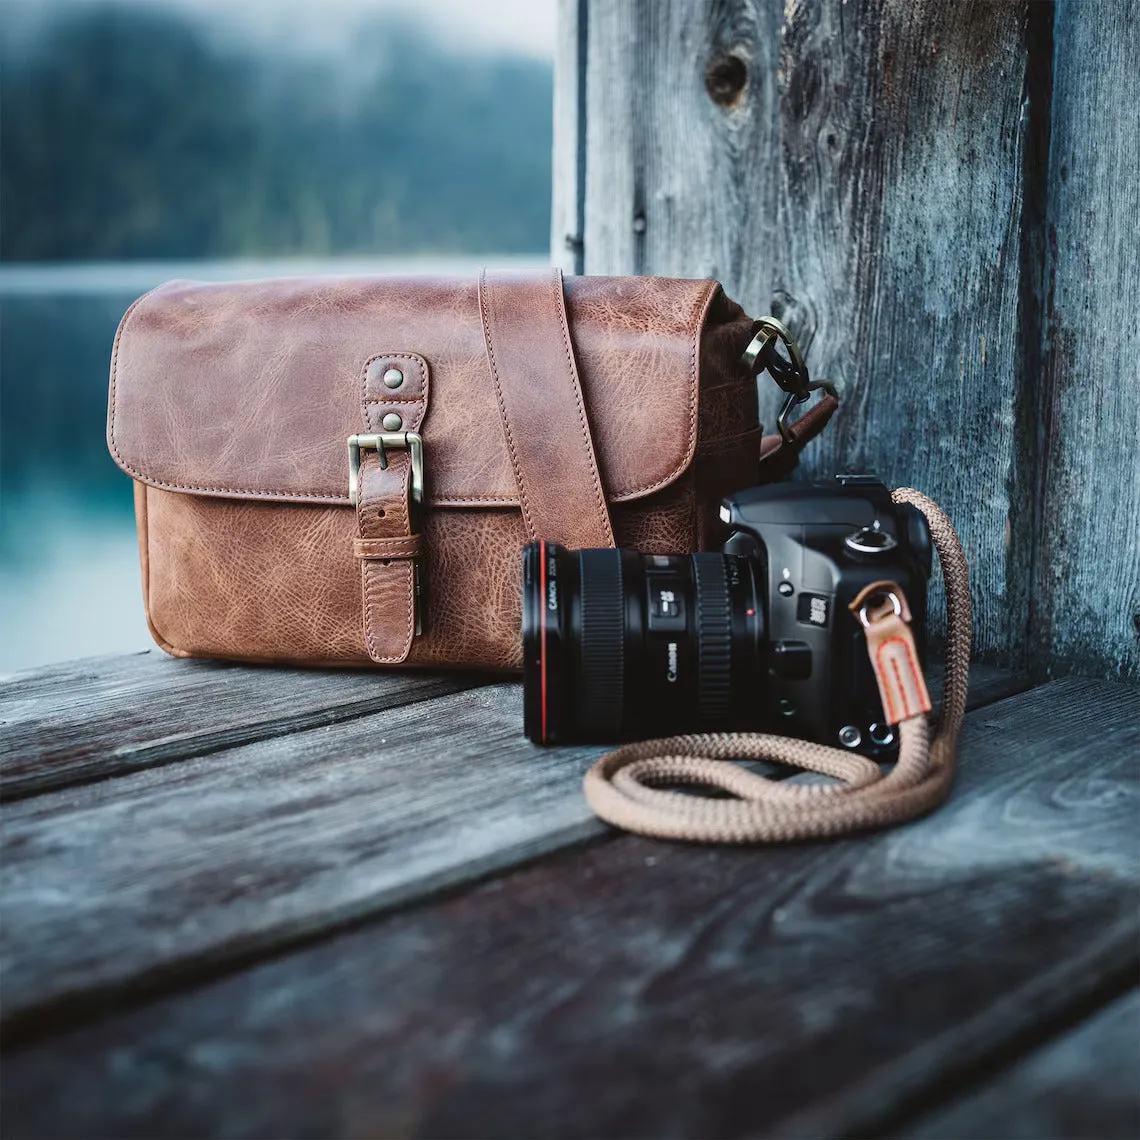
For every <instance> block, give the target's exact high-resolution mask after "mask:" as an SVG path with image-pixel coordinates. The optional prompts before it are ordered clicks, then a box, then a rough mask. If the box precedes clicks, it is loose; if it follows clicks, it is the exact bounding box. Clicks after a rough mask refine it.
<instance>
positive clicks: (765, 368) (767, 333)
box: [740, 317, 836, 443]
mask: <svg viewBox="0 0 1140 1140" xmlns="http://www.w3.org/2000/svg"><path fill="white" fill-rule="evenodd" d="M752 328H753V331H754V335H753V337H752V339H751V340H750V341H749V342H748V347H747V348H746V349H745V350H744V354H743V355H742V356H741V358H740V359H741V363H742V364H743V365H744V366H745V367H746V368H747V369H748V370H749V372H751V373H752V375H754V376H756V375H759V373H760V372H767V373H768V374H769V375H770V376H771V377H772V379H773V380H775V381H776V383H777V385H778V386H779V387H780V389H781V391H784V392H787V394H788V395H787V398H786V399H785V400H784V403H783V405H782V406H781V408H780V411H779V414H778V415H777V416H776V429H777V431H779V433H780V435H781V437H782V438H783V440H784V442H785V443H791V442H793V437H792V434H791V429H790V428H789V427H788V414H789V413H790V412H791V410H792V408H794V407H795V406H796V405H797V404H802V403H803V402H804V401H805V400H806V399H807V398H808V396H810V395H811V393H812V392H817V391H819V390H820V389H821V388H822V389H823V391H825V392H826V393H827V394H828V395H829V396H834V395H835V394H836V392H835V385H834V384H832V383H831V382H830V381H827V380H819V381H817V382H816V383H814V384H813V383H812V379H811V375H810V373H809V372H808V367H807V362H806V361H805V360H804V356H803V353H802V352H800V346H799V345H798V344H797V343H796V338H795V337H794V336H792V334H791V333H790V332H789V331H788V330H787V329H786V328H785V327H784V325H783V324H781V323H780V322H779V321H778V320H776V318H775V317H761V318H760V319H759V320H758V321H757V322H756V323H755V324H754V325H753V326H752ZM780 344H782V345H783V346H784V348H785V349H786V350H787V353H788V356H787V359H785V358H784V357H783V356H781V355H780V353H779V352H778V351H777V350H776V349H777V345H780Z"/></svg>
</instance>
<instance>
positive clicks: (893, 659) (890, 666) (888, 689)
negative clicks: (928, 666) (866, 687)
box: [849, 582, 931, 725]
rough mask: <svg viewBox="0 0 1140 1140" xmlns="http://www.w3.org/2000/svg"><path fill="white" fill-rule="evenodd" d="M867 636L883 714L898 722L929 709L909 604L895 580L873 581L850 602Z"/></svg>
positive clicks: (890, 720) (894, 722)
mask: <svg viewBox="0 0 1140 1140" xmlns="http://www.w3.org/2000/svg"><path fill="white" fill-rule="evenodd" d="M849 608H850V610H851V612H852V613H853V614H855V616H856V617H857V618H858V619H859V624H860V625H862V627H863V632H864V634H865V635H866V638H867V655H868V656H869V657H870V659H871V668H872V670H873V671H874V673H875V681H876V682H877V683H878V686H879V697H880V698H881V700H882V702H883V715H884V716H885V717H886V720H887V723H888V724H892V725H894V724H899V723H900V722H902V721H904V720H911V719H913V718H914V717H916V716H923V715H925V714H926V713H928V712H930V709H931V703H930V693H929V692H928V691H927V688H926V678H925V677H924V676H923V674H922V666H921V665H920V664H919V661H918V649H917V647H916V646H915V644H914V634H912V633H911V631H910V606H909V605H908V604H907V600H906V595H905V594H904V593H903V592H902V588H901V587H900V586H899V585H898V584H897V583H895V582H873V583H872V584H871V585H869V586H867V587H866V589H864V590H862V591H861V592H860V594H859V596H858V597H857V598H856V599H855V600H854V601H853V602H852V603H851V605H850V607H849Z"/></svg>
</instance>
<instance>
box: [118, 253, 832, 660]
mask: <svg viewBox="0 0 1140 1140" xmlns="http://www.w3.org/2000/svg"><path fill="white" fill-rule="evenodd" d="M753 332H754V322H753V321H752V320H751V319H750V318H749V317H747V316H746V315H745V314H744V312H743V311H742V310H741V309H740V307H739V306H738V305H736V304H735V303H733V302H732V301H730V300H728V299H727V298H726V297H725V295H724V293H723V292H722V290H721V288H720V286H719V285H718V284H717V283H716V282H715V281H688V280H669V279H663V278H648V277H643V278H634V277H611V278H606V277H577V278H568V279H566V280H565V281H563V279H562V276H561V274H560V273H558V272H557V271H556V270H555V271H550V272H547V273H544V274H538V275H534V276H522V277H517V276H516V277H509V276H499V275H487V274H485V275H483V276H482V277H481V278H479V279H475V280H443V279H418V278H413V279H396V278H382V277H376V278H342V279H323V278H309V279H293V280H273V281H261V282H246V283H224V284H201V283H192V282H171V283H169V284H167V285H163V286H161V287H160V288H158V289H156V290H155V291H153V292H152V293H149V294H147V295H146V296H145V297H143V298H141V299H140V300H139V301H136V302H135V304H134V305H133V306H132V307H131V308H130V309H129V310H128V311H127V314H126V316H125V317H124V318H123V321H122V324H121V325H120V328H119V332H118V335H117V337H116V340H115V346H114V352H113V357H112V363H111V393H110V408H109V414H108V431H107V434H108V441H109V445H110V449H111V453H112V455H113V456H114V458H115V461H116V462H117V463H118V465H119V466H120V467H121V468H122V469H123V470H124V471H125V472H126V473H127V474H128V475H130V476H131V477H132V478H133V479H134V480H135V506H136V513H137V519H138V533H139V547H140V552H141V558H142V574H143V595H144V599H145V604H146V612H147V620H148V623H149V625H150V629H151V632H152V633H153V635H154V638H155V640H156V641H157V642H158V644H159V645H160V646H162V648H164V649H165V650H167V651H168V652H170V653H172V654H175V655H178V656H193V657H199V656H202V657H224V658H234V659H241V660H247V661H274V662H289V663H299V664H306V665H367V664H376V665H380V666H393V665H446V666H473V667H479V668H492V669H514V668H518V667H519V666H520V665H521V651H520V640H519V626H520V606H521V602H520V557H519V555H520V550H521V548H522V546H523V545H524V543H526V542H528V541H530V540H533V539H536V538H545V539H547V540H550V541H554V542H559V543H562V544H564V545H566V546H569V547H599V546H613V545H615V544H616V545H619V546H625V547H631V548H635V549H637V550H641V551H645V552H649V553H677V552H685V551H692V550H700V549H705V548H706V547H708V546H709V545H710V544H711V543H712V542H713V539H714V534H715V521H716V509H717V504H718V501H719V499H720V498H721V497H722V496H723V495H724V494H726V493H727V492H729V491H732V490H736V489H739V488H742V487H747V486H751V485H754V484H756V483H757V482H758V481H759V480H760V479H761V466H764V467H766V469H767V474H766V476H765V477H767V478H771V477H775V476H776V475H778V474H781V473H783V472H785V471H786V470H787V469H788V468H789V467H790V466H791V465H792V464H794V462H795V453H796V451H797V450H798V447H799V445H800V444H801V443H802V442H803V441H804V440H806V439H807V438H810V436H811V435H814V434H815V433H816V432H817V431H818V430H819V429H820V428H821V427H822V426H823V424H824V423H825V422H826V419H827V417H828V416H829V415H830V414H831V411H833V410H834V401H831V402H830V403H828V402H827V401H825V403H824V404H821V405H817V407H816V408H814V409H813V411H812V412H810V413H808V415H807V416H804V417H803V418H801V420H800V421H799V422H798V423H797V424H796V425H795V428H794V429H793V431H791V432H788V433H785V435H784V437H783V438H780V437H776V438H775V439H772V438H769V439H768V441H767V442H766V443H765V444H764V445H763V448H762V442H761V434H760V427H759V424H758V422H757V400H756V382H755V378H754V375H753V371H752V369H751V368H749V367H747V366H745V365H744V364H742V363H741V354H742V353H743V352H744V350H745V348H746V347H747V346H748V345H749V342H750V340H752V338H753ZM762 451H763V455H764V456H765V459H764V462H763V464H761V461H760V460H761V454H762Z"/></svg>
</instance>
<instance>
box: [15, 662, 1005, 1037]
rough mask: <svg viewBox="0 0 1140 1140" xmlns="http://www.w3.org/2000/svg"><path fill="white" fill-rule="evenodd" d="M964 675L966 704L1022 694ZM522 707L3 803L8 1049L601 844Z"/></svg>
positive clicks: (277, 745)
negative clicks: (72, 1021) (363, 921)
mask: <svg viewBox="0 0 1140 1140" xmlns="http://www.w3.org/2000/svg"><path fill="white" fill-rule="evenodd" d="M977 677H978V684H977V685H976V686H975V687H974V691H973V693H972V695H971V702H972V703H981V702H983V701H985V700H987V699H995V698H996V697H998V696H1001V695H1004V694H1005V693H1007V692H1009V691H1011V690H1016V689H1017V688H1018V687H1023V686H1024V685H1025V684H1026V682H1025V680H1024V678H1020V679H1019V678H1014V677H1009V676H1005V675H1002V674H1001V673H1000V672H999V671H996V670H993V669H987V668H985V667H982V668H981V669H980V670H978V672H977ZM938 684H939V678H938V677H937V676H933V677H932V689H934V691H935V692H937V689H938ZM521 710H522V696H521V690H520V686H518V685H517V684H514V683H512V684H498V685H494V686H492V687H489V688H486V689H481V690H477V691H469V692H464V693H459V694H455V695H453V696H445V697H441V698H439V699H437V700H434V701H432V702H430V703H426V704H418V705H415V706H405V707H394V708H392V709H390V710H389V711H387V712H386V713H384V714H381V715H376V716H368V717H364V718H358V719H356V720H354V721H352V722H350V723H347V724H340V725H337V726H334V727H330V728H324V729H318V730H315V731H310V732H304V733H295V734H292V735H289V736H286V737H278V738H275V739H273V740H268V741H263V742H260V743H256V744H252V745H247V746H245V747H241V748H236V749H230V750H226V751H220V752H214V753H211V754H210V755H208V756H206V757H204V758H201V759H193V760H184V761H183V762H182V763H180V764H174V765H168V766H166V767H163V768H161V769H157V770H152V771H146V772H140V773H137V774H135V775H133V776H124V777H123V778H121V779H119V780H115V781H113V782H111V783H99V784H93V785H91V786H88V787H81V788H73V789H69V790H67V791H66V792H59V793H54V794H51V795H45V796H40V797H37V798H35V799H34V800H24V801H21V802H20V803H18V804H13V805H11V806H9V807H8V808H6V810H5V812H4V827H3V834H2V836H0V855H2V856H3V859H2V860H0V863H2V865H0V897H2V899H3V915H4V923H3V926H2V928H0V951H2V953H3V956H4V963H5V966H4V968H5V983H4V1006H3V1011H2V1016H3V1018H4V1024H5V1026H6V1033H7V1036H8V1037H9V1038H10V1037H11V1033H12V1032H13V1031H19V1026H20V1025H21V1024H23V1023H26V1022H28V1021H29V1020H30V1019H34V1017H35V1011H36V1010H37V1009H38V1008H40V1007H44V1006H46V1007H48V1009H49V1012H50V1010H62V1009H67V1008H70V1007H73V1006H76V1005H78V1006H80V1007H82V1006H84V1005H88V1006H89V1005H91V1004H92V1003H97V1002H99V1001H101V1000H103V999H104V998H105V997H106V996H107V995H112V994H114V993H116V992H119V991H121V990H123V989H129V990H130V991H132V992H140V991H142V990H146V989H157V988H161V987H163V986H166V985H169V984H171V983H172V980H173V979H176V978H183V977H187V976H191V975H195V974H200V973H203V972H209V971H211V970H214V969H216V968H217V967H218V965H219V963H223V962H230V961H233V960H235V959H242V958H248V957H249V956H251V955H256V954H258V953H262V952H264V951H266V950H267V949H268V948H271V947H276V946H279V945H280V944H281V943H283V942H288V941H291V940H296V939H303V938H307V937H310V936H312V935H313V934H314V933H315V932H318V931H321V930H324V929H327V928H329V927H332V926H337V925H340V924H343V923H345V922H349V921H354V920H356V919H358V918H360V917H361V916H363V915H369V914H374V913H377V912H379V911H381V910H384V909H387V908H390V907H392V906H395V905H397V904H400V903H403V902H406V901H407V900H409V899H412V898H415V897H418V896H420V895H422V894H424V893H427V892H429V891H432V890H437V889H439V888H441V887H444V886H449V885H452V884H454V883H458V882H464V881H469V880H471V879H473V878H477V877H479V876H480V875H483V874H486V873H487V872H488V871H491V870H494V869H496V868H501V867H505V866H509V865H511V864H513V863H517V862H519V861H520V860H523V859H527V858H531V857H533V856H534V855H536V854H539V853H542V852H546V851H551V850H555V849H556V848H559V847H562V846H565V845H567V844H571V843H577V842H580V841H581V840H583V839H585V838H588V837H592V836H599V835H602V834H604V830H605V829H604V828H603V827H602V826H601V825H600V824H599V823H598V822H597V821H596V820H595V819H594V818H593V816H592V815H591V814H590V811H589V809H588V808H587V806H586V803H585V801H584V799H583V798H582V795H581V790H580V782H581V777H582V773H583V772H584V771H585V768H586V767H587V765H588V763H589V762H590V761H591V760H592V759H593V758H594V757H595V756H597V755H598V754H599V752H600V751H601V750H600V749H597V748H592V749H558V750H549V749H546V750H544V749H538V748H535V747H533V746H532V745H530V744H529V743H528V742H527V741H526V740H524V739H523V737H522V734H521V731H520V730H521ZM156 931H159V932H161V936H160V937H156V936H155V932H156Z"/></svg>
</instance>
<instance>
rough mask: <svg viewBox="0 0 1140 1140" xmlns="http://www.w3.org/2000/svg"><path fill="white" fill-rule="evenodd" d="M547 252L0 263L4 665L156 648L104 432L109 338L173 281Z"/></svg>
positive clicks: (0, 660)
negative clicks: (153, 292)
mask: <svg viewBox="0 0 1140 1140" xmlns="http://www.w3.org/2000/svg"><path fill="white" fill-rule="evenodd" d="M483 264H490V265H494V266H497V267H504V268H507V267H515V268H528V269H529V268H537V267H539V266H541V265H543V264H545V262H544V261H543V260H542V259H539V258H513V259H512V258H473V259H463V258H424V259H409V258H399V259H389V260H384V259H369V260H355V259H354V260H332V261H330V260H320V261H272V262H260V263H259V262H251V261H222V262H206V261H202V262H191V263H188V264H157V263H151V262H115V263H105V264H91V263H88V264H83V265H47V266H31V265H23V266H3V265H0V615H2V622H0V673H7V672H12V671H14V670H19V669H27V668H31V667H33V666H36V665H44V664H50V663H52V662H55V661H63V660H69V659H71V658H75V657H85V656H90V655H93V654H100V653H123V652H130V651H132V650H140V649H145V648H147V647H148V646H150V645H151V639H150V635H149V634H148V633H147V630H146V623H145V621H144V619H143V610H142V591H141V585H140V577H139V566H138V549H137V546H136V542H135V530H134V506H133V500H132V491H131V480H130V479H129V478H128V477H127V476H126V475H124V474H123V473H122V472H121V471H120V470H119V469H118V468H117V467H116V466H115V464H114V463H113V462H112V460H111V457H110V455H109V454H108V452H107V444H106V438H105V428H106V417H107V375H108V364H109V360H110V353H111V344H112V341H113V339H114V335H115V329H116V328H117V326H118V323H119V319H120V317H121V316H122V314H123V311H124V310H125V309H126V308H127V306H128V305H129V304H130V303H131V301H133V300H134V299H135V298H136V297H138V296H139V295H141V294H142V293H144V292H146V291H147V290H148V289H151V288H153V287H154V286H155V285H158V284H160V283H161V282H163V281H166V280H170V279H171V278H175V277H182V278H193V279H197V280H206V281H211V280H215V281H219V280H242V279H248V278H257V277H269V276H295V275H304V274H314V273H316V274H336V273H399V274H404V273H439V274H466V275H473V274H474V273H476V272H477V271H478V268H479V267H480V266H482V265H483Z"/></svg>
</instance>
